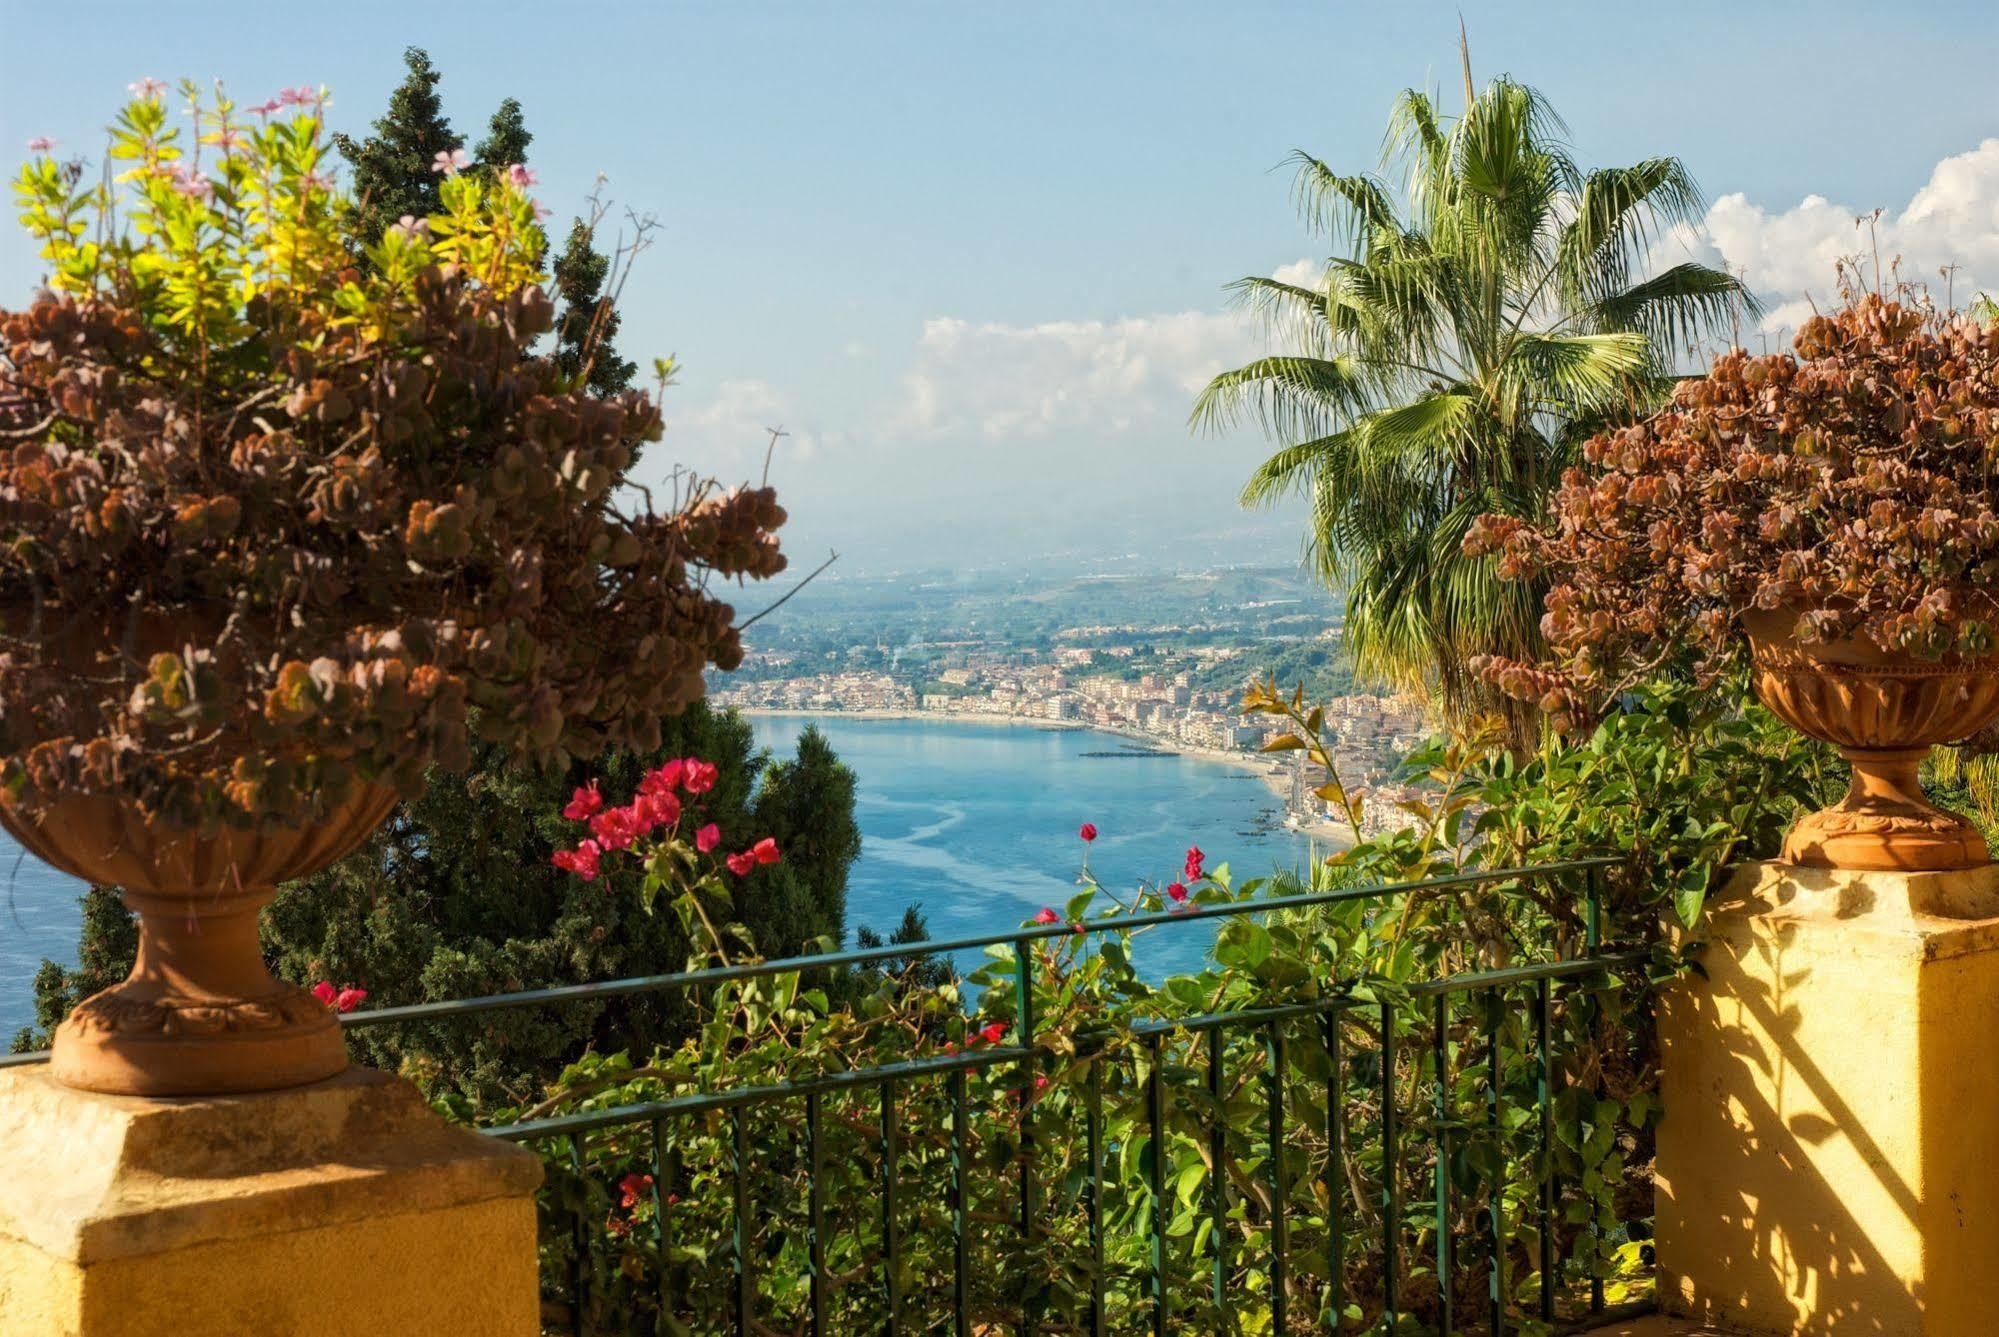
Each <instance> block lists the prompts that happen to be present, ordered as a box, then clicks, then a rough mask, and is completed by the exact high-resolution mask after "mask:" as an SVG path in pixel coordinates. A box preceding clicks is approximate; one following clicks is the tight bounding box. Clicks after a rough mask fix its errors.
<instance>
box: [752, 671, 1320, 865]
mask: <svg viewBox="0 0 1999 1337" xmlns="http://www.w3.org/2000/svg"><path fill="white" fill-rule="evenodd" d="M735 709H736V710H738V711H740V712H741V713H742V714H744V715H758V716H767V717H789V716H795V717H797V718H800V719H811V718H814V717H819V716H827V715H837V716H839V717H840V718H842V719H850V720H913V721H917V722H919V723H922V722H941V723H946V724H949V723H953V722H956V723H971V724H1006V725H1015V726H1020V727H1026V728H1035V729H1042V730H1049V731H1061V732H1064V733H1068V732H1080V733H1094V734H1101V735H1103V736H1104V737H1106V738H1115V739H1118V740H1120V741H1121V742H1128V743H1138V744H1141V745H1143V746H1145V747H1148V748H1151V749H1153V750H1155V751H1158V752H1171V753H1174V754H1176V755H1179V756H1183V757H1195V758H1198V759H1199V760H1202V761H1213V762H1219V763H1220V764H1222V765H1224V766H1233V767H1234V768H1235V769H1237V770H1239V771H1243V772H1245V773H1247V774H1250V775H1253V776H1255V777H1256V778H1257V779H1259V780H1261V781H1262V782H1263V785H1264V787H1265V788H1266V789H1268V790H1269V791H1270V793H1271V796H1272V797H1274V798H1275V799H1276V800H1277V806H1278V808H1279V809H1280V810H1282V809H1284V808H1285V806H1286V805H1287V804H1288V803H1289V802H1290V798H1291V778H1290V776H1289V775H1287V774H1286V773H1285V769H1284V767H1283V766H1281V765H1280V764H1279V763H1277V762H1274V761H1272V760H1270V759H1269V758H1268V757H1264V756H1260V755H1257V754H1255V753H1249V752H1224V751H1222V750H1221V749H1219V748H1212V747H1195V746H1193V745H1192V744H1189V743H1181V742H1176V741H1174V740H1173V739H1170V738H1160V737H1158V736H1156V735H1154V734H1148V733H1141V732H1139V731H1137V730H1127V729H1106V728H1104V727H1102V726H1101V725H1095V724H1083V723H1081V722H1079V721H1076V720H1048V719H1037V718H1035V717H1034V716H1032V715H983V714H973V713H970V712H945V711H936V710H880V709H876V710H788V709H783V708H778V707H762V706H754V707H753V706H737V707H735ZM1293 829H1294V830H1296V831H1298V832H1299V833H1300V834H1301V835H1305V836H1308V837H1310V838H1311V839H1312V840H1314V841H1316V842H1318V843H1319V844H1321V845H1325V846H1328V847H1329V848H1332V849H1346V848H1348V847H1350V846H1351V845H1352V844H1353V834H1352V832H1350V831H1348V830H1347V828H1346V827H1345V826H1344V825H1342V824H1341V823H1338V822H1332V821H1328V820H1325V819H1323V818H1321V819H1318V820H1314V821H1309V822H1298V823H1296V824H1295V826H1294V827H1293Z"/></svg>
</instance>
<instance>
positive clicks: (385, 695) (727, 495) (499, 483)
mask: <svg viewBox="0 0 1999 1337" xmlns="http://www.w3.org/2000/svg"><path fill="white" fill-rule="evenodd" d="M134 93H135V95H134V97H133V99H132V101H131V102H130V103H129V104H128V105H127V106H126V107H125V108H124V110H123V111H122V112H121V113H120V115H119V117H118V120H117V122H116V124H115V125H114V126H113V128H112V133H111V145H110V159H111V166H112V169H113V170H114V171H115V172H116V173H117V175H116V176H115V178H114V179H111V180H108V181H106V182H105V183H104V184H101V185H99V184H86V183H84V181H83V180H82V174H81V171H80V169H79V168H78V167H77V166H75V165H73V164H72V165H65V164H63V163H61V162H58V161H57V160H56V159H54V158H53V157H51V156H49V155H48V154H47V153H46V151H44V152H42V153H41V154H40V155H39V156H37V157H36V158H34V159H33V160H32V161H30V162H29V163H28V164H27V165H26V166H25V167H24V168H23V170H22V172H21V174H20V177H19V179H18V181H17V184H16V192H17V195H18V196H19V198H20V199H21V201H22V203H23V206H24V212H23V217H24V221H25V223H26V225H27V227H28V228H29V230H30V231H31V232H32V233H33V234H34V235H35V236H36V237H37V238H38V239H39V240H40V241H41V243H42V246H43V251H42V255H43V258H44V260H45V262H46V264H47V267H48V274H49V282H48V288H47V290H45V291H43V292H40V293H38V294H36V295H35V297H34V298H33V300H32V301H31V302H30V303H29V304H28V305H27V306H26V307H24V308H22V309H19V310H13V311H0V539H4V542H0V823H4V824H5V825H6V827H7V828H8V829H9V830H10V831H12V832H13V833H14V834H15V835H16V836H18V837H19V839H20V840H21V841H22V843H23V844H24V845H26V846H27V847H28V848H29V849H30V850H32V851H34V852H35V853H37V854H39V855H40V856H41V857H43V858H45V859H47V860H48V861H49V862H51V863H53V864H55V865H56V866H58V867H61V868H64V869H66V870H68V871H69V872H71V873H74V874H76V875H77V876H79V877H83V878H86V879H89V880H91V881H94V882H101V883H113V884H116V885H118V886H119V887H120V888H121V889H122V890H123V892H124V894H125V896H126V898H127V902H128V903H129V904H130V905H131V906H132V908H133V910H134V911H135V912H136V913H137V914H138V917H139V923H140V945H139V953H138V964H137V966H136V967H135V969H134V970H133V973H132V976H131V978H130V979H128V980H127V981H125V982H124V983H123V984H120V985H118V986H116V987H115V988H112V989H110V990H107V991H105V992H104V993H101V994H98V995H96V996H95V997H93V998H91V999H89V1000H87V1001H86V1002H84V1003H82V1004H81V1005H80V1006H78V1007H77V1009H76V1010H75V1011H74V1013H73V1014H72V1015H71V1016H70V1018H69V1019H68V1020H67V1021H65V1022H64V1023H63V1025H62V1027H61V1029H60V1030H59V1031H58V1033H57V1035H56V1038H55V1048H54V1053H53V1056H52V1061H53V1065H54V1071H55V1073H56V1074H57V1076H58V1077H59V1078H60V1079H61V1080H63V1081H65V1082H67V1083H70V1084H72V1085H76V1086H82V1087H86V1088H90V1089H94V1090H103V1091H120V1092H129V1093H137V1094H146V1095H173V1094H190V1093H212V1092H223V1091H239V1090H252V1089H264V1088H272V1087H280V1086H286V1085H292V1084H298V1083H303V1082H308V1081H312V1080H316V1079H318V1078H322V1077H325V1076H328V1075H331V1074H333V1073H335V1072H338V1071H339V1070H340V1069H341V1068H343V1067H344V1066H345V1064H346V1056H345V1051H344V1048H343V1046H342V1044H341V1040H340V1035H339V1031H338V1028H337V1026H336V1023H335V1019H334V1017H333V1015H332V1013H331V1012H330V1011H329V1010H328V1009H327V1008H326V1007H325V1006H324V1005H322V1004H321V1003H320V1002H319V1001H318V1000H316V999H314V998H313V997H312V996H311V995H308V994H306V993H304V992H303V991H301V990H299V989H297V988H295V987H293V986H291V985H287V984H282V983H280V982H278V981H276V980H274V979H273V978H271V976H270V975H269V973H268V972H267V971H266V970H265V968H264V965H263V962H262V960H261V957H260V954H259V951H258V947H257V934H256V916H257V912H258V910H259V908H260V907H261V906H262V905H263V903H264V902H265V901H266V900H267V899H268V898H269V897H270V895H271V893H272V890H273V889H274V887H275V885H276V884H277V883H278V882H280V881H284V880H286V879H290V878H294V877H298V876H302V875H304V874H306V873H309V872H311V871H313V870H315V869H317V868H319V867H321V866H323V865H325V864H326V863H328V862H330V861H332V860H333V859H335V858H338V857H339V856H340V855H341V854H343V853H345V852H346V851H348V850H349V849H351V848H352V847H353V846H354V845H356V844H357V843H358V842H359V841H360V840H361V839H362V838H363V837H364V836H365V835H366V834H367V833H368V832H369V831H370V830H371V829H372V828H373V827H374V826H375V825H376V824H377V823H378V822H380V820H381V819H382V818H383V816H384V815H385V814H386V812H387V811H388V809H389V807H390V806H391V805H392V804H393V803H394V801H395V799H396V797H397V795H399V794H402V795H407V794H411V793H413V792H415V791H416V790H417V789H418V788H419V787H420V786H421V784H422V777H423V775H424V773H425V768H426V767H427V766H428V765H429V764H430V763H432V762H433V761H436V762H441V763H444V764H446V765H456V764H462V763H463V761H464V759H465V754H466V749H467V743H468V740H469V738H470V736H471V733H472V731H476V733H477V734H478V735H479V736H481V737H484V738H487V739H491V740H493V741H495V742H498V743H501V744H504V745H506V746H508V747H510V748H511V749H512V750H513V751H514V752H515V753H516V754H517V755H519V756H520V757H522V758H525V759H528V760H530V761H535V762H539V763H542V764H548V765H562V764H565V763H566V762H567V761H568V760H569V759H571V758H575V757H587V756H594V755H595V754H597V753H598V752H600V751H602V750H604V749H605V748H607V747H613V746H629V747H636V748H640V749H645V748H650V747H654V746H657V735H658V728H659V720H660V719H661V718H662V717H664V716H666V715H668V714H671V713H673V712H675V711H677V710H680V709H682V708H683V707H685V706H686V705H687V704H689V703H690V702H692V701H694V700H695V699H697V698H698V697H699V696H700V695H701V694H702V690H703V680H702V675H703V671H704V670H705V669H706V668H707V667H708V666H709V665H717V666H720V667H724V668H728V667H733V666H734V665H735V664H736V663H737V662H738V661H739V659H740V657H741V649H740V644H739V640H738V636H737V632H736V630H735V625H734V624H735V617H734V614H733V611H732V610H731V608H730V606H729V604H728V603H727V602H725V601H724V600H723V599H722V598H720V597H719V596H718V595H717V593H716V592H715V591H713V590H712V589H711V588H710V581H711V578H712V577H717V576H737V577H748V578H760V577H765V576H769V575H771V574H773V573H775V572H777V571H778V570H780V569H781V568H782V566H783V564H784V559H783V557H782V556H781V555H780V553H779V551H778V547H777V543H776V540H775V538H774V536H773V532H772V531H773V530H775V529H776V528H777V526H778V525H780V524H781V523H782V522H783V520H784V512H783V511H782V510H781V509H780V508H779V507H778V505H777V503H776V501H775V499H774V497H773V495H772V493H771V491H770V490H769V489H768V488H757V489H743V490H737V491H730V492H723V491H720V490H718V489H716V488H714V487H713V486H712V485H709V484H705V483H700V482H693V481H689V480H686V479H684V478H681V477H680V476H679V475H676V478H678V479H679V482H678V484H677V486H676V488H675V491H674V494H673V495H672V496H671V497H670V498H668V499H667V501H668V504H667V505H666V506H664V507H663V508H661V509H658V510H656V509H655V508H654V506H653V504H652V498H651V495H650V494H649V493H648V492H647V491H646V490H645V489H643V488H640V487H638V486H636V485H634V484H631V483H630V482H628V479H629V477H630V474H631V471H632V469H633V467H634V465H635V464H636V462H637V461H638V459H639V455H640V452H641V450H642V449H643V448H644V446H645V444H646V443H648V442H651V441H654V440H656V439H658V437H659V436H660V431H661V422H660V416H659V412H658V409H657V408H656V406H655V405H654V403H653V402H652V400H651V399H650V398H649V397H648V396H646V395H644V394H641V393H637V392H627V393H624V394H621V395H618V396H616V397H613V398H608V399H597V398H594V397H592V396H591V395H589V394H588V393H586V392H585V391H584V390H583V388H582V387H581V386H580V384H578V381H577V378H574V377H566V376H565V375H564V374H563V373H561V372H560V371H559V370H558V369H557V368H556V367H555V366H554V365H553V364H552V363H551V362H550V361H549V360H548V359H547V358H545V357H540V356H536V355H535V353H534V344H535V341H536V340H537V338H538V337H539V336H541V335H542V334H544V333H545V332H546V331H547V330H548V329H549V327H550V324H551V309H550V302H549V299H548V297H547V296H546V295H545V294H544V293H543V291H542V289H541V287H540V286H539V284H538V281H539V278H540V275H539V274H538V272H537V265H538V262H539V259H540V256H541V254H542V249H543V238H542V235H541V231H540V228H539V226H538V225H537V218H538V215H539V212H540V211H539V209H538V206H537V205H536V203H535V202H534V200H533V199H532V197H531V196H530V195H529V193H528V189H529V187H530V186H531V185H532V184H533V177H532V174H530V173H528V172H526V171H525V170H524V169H519V168H515V169H513V170H510V171H503V172H498V173H487V172H478V173H474V172H460V171H459V170H457V169H458V164H456V163H454V162H452V161H450V160H448V159H445V160H441V161H440V162H439V164H438V166H439V169H440V171H442V172H444V173H446V174H447V179H446V180H445V181H444V182H443V189H442V195H443V201H444V208H443V211H442V213H441V214H440V215H439V216H437V217H435V218H431V219H426V220H418V219H405V220H403V222H402V224H401V225H400V226H398V227H395V228H391V229H390V230H389V231H388V232H387V233H386V234H384V235H383V236H382V238H381V239H380V241H379V242H378V243H376V244H373V245H369V246H363V245H362V244H361V242H360V239H359V237H358V236H357V234H356V232H355V230H354V228H353V226H352V219H353V205H352V202H351V201H350V200H348V199H346V198H345V197H344V196H343V195H342V194H341V192H340V191H339V189H338V188H337V187H336V186H335V185H334V184H333V183H332V182H331V181H330V180H329V179H328V175H327V166H326V163H327V139H326V135H325V130H324V126H323V122H322V115H321V109H322V107H323V102H324V99H323V96H322V95H321V94H319V93H317V92H314V91H313V90H309V89H294V90H287V92H286V93H284V94H283V95H282V96H281V97H280V98H279V99H276V100H274V101H272V102H269V103H266V104H264V105H263V106H260V107H255V108H248V109H244V108H240V107H238V106H237V105H236V104H234V103H232V102H231V101H229V100H228V99H227V98H226V97H224V96H222V95H220V94H219V93H218V94H217V95H215V96H214V97H213V98H203V97H201V96H199V95H198V94H197V92H196V90H194V89H192V88H191V87H189V88H184V89H183V90H182V93H183V96H184V97H185V98H186V100H187V104H188V106H187V110H188V112H189V114H190V115H191V116H192V129H191V130H189V131H185V132H184V131H183V130H181V129H177V128H174V127H173V126H172V125H171V124H170V122H171V121H172V120H173V119H174V118H173V117H172V116H171V115H170V112H169V109H168V105H167V98H166V97H165V96H164V94H165V89H164V88H163V87H162V86H161V85H159V84H157V83H154V82H152V81H146V82H145V83H142V84H140V85H135V87H134Z"/></svg>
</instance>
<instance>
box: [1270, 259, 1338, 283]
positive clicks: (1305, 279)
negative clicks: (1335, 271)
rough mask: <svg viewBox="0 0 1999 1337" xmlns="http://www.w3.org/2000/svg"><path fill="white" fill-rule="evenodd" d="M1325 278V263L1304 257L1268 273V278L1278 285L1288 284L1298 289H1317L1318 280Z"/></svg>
mask: <svg viewBox="0 0 1999 1337" xmlns="http://www.w3.org/2000/svg"><path fill="white" fill-rule="evenodd" d="M1325 276H1326V262H1325V261H1324V260H1315V259H1313V258H1312V257H1311V256H1309V255H1308V256H1306V257H1305V258H1304V259H1303V260H1293V261H1292V262H1291V263H1290V264H1288V265H1279V266H1278V267H1277V268H1276V269H1273V270H1272V271H1270V277H1272V278H1274V279H1276V280H1277V281H1278V282H1279V283H1289V284H1292V285H1294V286H1296V287H1300V288H1317V287H1318V286H1319V280H1321V279H1323V278H1324V277H1325Z"/></svg>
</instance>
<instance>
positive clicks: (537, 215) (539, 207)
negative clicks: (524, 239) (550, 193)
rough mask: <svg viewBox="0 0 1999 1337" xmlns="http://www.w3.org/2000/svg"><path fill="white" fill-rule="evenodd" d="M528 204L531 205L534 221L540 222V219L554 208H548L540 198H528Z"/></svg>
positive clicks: (545, 216)
mask: <svg viewBox="0 0 1999 1337" xmlns="http://www.w3.org/2000/svg"><path fill="white" fill-rule="evenodd" d="M528 204H529V205H530V206H532V207H533V209H534V221H535V222H537V223H539V222H541V220H542V219H544V218H547V217H548V216H549V215H550V214H552V213H554V212H555V210H553V209H551V208H549V207H548V206H547V205H546V204H543V203H542V202H541V201H540V200H529V201H528Z"/></svg>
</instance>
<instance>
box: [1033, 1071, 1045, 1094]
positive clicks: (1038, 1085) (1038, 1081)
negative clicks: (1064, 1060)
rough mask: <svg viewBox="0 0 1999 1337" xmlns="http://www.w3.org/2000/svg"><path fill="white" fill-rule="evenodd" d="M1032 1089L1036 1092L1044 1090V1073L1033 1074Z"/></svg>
mask: <svg viewBox="0 0 1999 1337" xmlns="http://www.w3.org/2000/svg"><path fill="white" fill-rule="evenodd" d="M1034 1089H1035V1091H1037V1092H1041V1091H1046V1090H1047V1089H1048V1076H1047V1074H1046V1073H1041V1074H1037V1075H1036V1076H1035V1078H1034Z"/></svg>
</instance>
